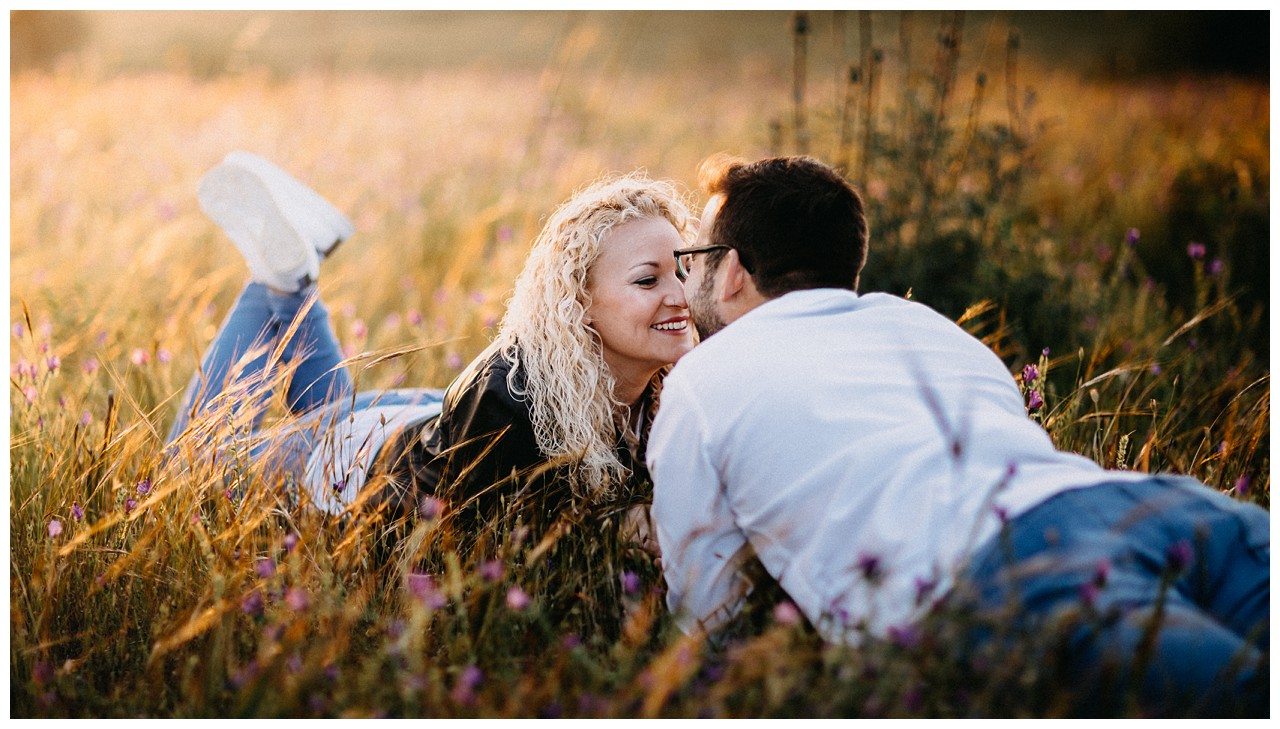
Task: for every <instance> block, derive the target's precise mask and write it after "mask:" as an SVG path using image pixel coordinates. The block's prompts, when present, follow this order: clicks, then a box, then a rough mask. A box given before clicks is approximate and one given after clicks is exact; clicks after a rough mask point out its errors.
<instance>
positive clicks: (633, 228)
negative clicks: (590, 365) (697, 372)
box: [587, 217, 694, 385]
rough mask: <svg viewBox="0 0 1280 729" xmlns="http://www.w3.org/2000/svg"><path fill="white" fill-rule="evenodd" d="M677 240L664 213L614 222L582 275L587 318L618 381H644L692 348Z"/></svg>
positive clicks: (679, 242)
mask: <svg viewBox="0 0 1280 729" xmlns="http://www.w3.org/2000/svg"><path fill="white" fill-rule="evenodd" d="M681 245H683V242H682V240H681V238H680V234H679V233H678V232H677V231H676V229H675V226H673V225H672V224H671V223H670V222H669V221H667V220H666V219H665V218H652V217H651V218H641V219H639V220H632V221H628V222H626V223H623V224H622V225H619V226H616V227H615V228H614V229H613V230H611V231H610V232H609V235H608V237H606V238H605V240H604V241H603V242H602V243H601V245H600V254H599V256H597V258H596V260H595V262H594V263H593V264H592V265H591V270H590V271H589V272H588V275H587V293H588V294H590V296H591V305H590V306H589V307H588V308H587V319H588V322H589V323H590V326H591V328H592V329H594V330H595V331H596V333H597V334H598V335H599V336H600V342H601V344H602V345H603V348H604V361H605V364H607V365H608V366H609V370H610V372H611V373H612V374H613V376H614V378H616V379H617V380H618V382H619V383H620V384H624V385H635V384H638V383H643V382H648V380H649V378H650V377H652V376H653V374H654V373H655V372H657V371H658V370H659V369H661V368H662V367H664V366H666V365H669V364H672V363H674V362H675V361H676V360H678V359H680V357H681V356H683V355H684V354H685V353H686V352H688V351H689V350H690V349H692V348H693V344H694V340H693V329H692V327H691V326H690V324H689V305H688V303H687V302H686V301H685V298H684V286H683V285H682V284H681V283H680V279H678V278H677V277H676V265H675V258H674V257H673V256H672V255H671V252H672V251H673V250H675V249H677V248H679V247H680V246H681Z"/></svg>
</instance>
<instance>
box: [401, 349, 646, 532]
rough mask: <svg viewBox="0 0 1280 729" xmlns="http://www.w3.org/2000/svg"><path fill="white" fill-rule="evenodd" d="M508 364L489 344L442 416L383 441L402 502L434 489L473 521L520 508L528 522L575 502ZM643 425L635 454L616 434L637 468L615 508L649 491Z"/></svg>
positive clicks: (466, 522) (455, 386)
mask: <svg viewBox="0 0 1280 729" xmlns="http://www.w3.org/2000/svg"><path fill="white" fill-rule="evenodd" d="M510 372H511V364H510V362H508V361H507V359H506V358H505V357H503V356H502V352H501V351H500V349H499V347H498V346H497V345H496V344H494V345H490V347H489V348H488V349H486V350H485V351H484V352H482V353H481V354H480V355H479V356H478V357H476V358H475V359H474V360H473V361H472V362H471V364H469V365H468V366H467V367H466V369H464V370H463V371H462V373H461V374H459V375H458V377H457V378H455V379H454V381H453V382H452V383H451V384H450V385H449V387H448V389H447V390H446V391H445V396H444V404H443V409H442V411H441V414H440V416H439V417H438V418H436V419H434V420H431V421H429V422H428V423H426V424H425V425H424V426H421V427H418V428H413V429H410V430H408V431H405V432H403V433H401V434H400V435H399V436H398V437H396V438H393V439H392V440H390V441H388V442H387V444H386V445H384V446H383V449H382V452H381V453H380V458H379V463H380V464H381V466H382V467H383V469H384V470H385V473H386V475H387V476H388V477H389V482H390V489H389V494H390V497H391V498H392V499H393V500H394V501H395V502H396V504H397V508H398V509H400V510H408V509H412V508H414V507H415V506H417V505H418V504H419V503H420V502H421V499H422V498H423V497H425V496H428V495H434V496H437V497H439V498H441V499H443V500H444V501H445V502H446V503H447V504H448V506H449V508H450V509H452V510H453V511H454V515H455V518H458V519H461V520H462V521H463V524H462V526H463V528H464V529H469V528H470V527H471V526H473V525H474V522H476V521H485V520H489V519H492V518H493V517H495V516H498V515H503V514H510V513H511V512H513V511H520V512H522V514H521V516H522V517H523V518H524V519H525V521H526V523H531V525H534V526H536V525H537V524H541V525H542V526H546V525H549V524H550V523H551V522H552V521H554V519H555V518H556V517H557V516H558V515H559V514H560V513H561V512H562V511H563V510H564V509H566V508H570V507H571V506H572V504H573V500H572V494H571V493H570V491H569V487H568V484H567V482H566V481H565V479H564V478H563V473H562V471H561V470H560V466H558V465H557V464H552V463H548V461H547V458H546V456H544V455H543V453H542V452H541V451H540V450H539V449H538V443H537V439H536V438H535V437H534V433H533V423H532V418H531V417H530V413H529V404H528V402H527V401H525V400H523V399H521V398H518V397H517V396H516V395H514V394H513V393H512V392H511V388H510V386H509V385H508V375H509V374H510ZM519 376H520V373H519V372H517V377H519ZM517 385H523V383H522V382H519V381H518V382H517ZM646 397H647V396H646ZM641 433H642V435H641V441H640V445H639V447H638V448H637V455H636V456H633V455H632V451H631V449H630V448H628V447H627V446H626V444H625V442H624V441H623V439H622V436H621V433H619V434H618V440H617V443H618V445H617V446H616V448H617V455H618V459H619V461H621V463H622V464H623V465H624V466H626V467H627V468H628V469H629V470H630V472H631V476H630V478H629V479H628V482H627V484H626V485H625V487H623V488H621V489H618V492H619V493H620V495H621V496H620V501H622V502H626V503H625V504H623V503H619V504H615V505H614V507H615V508H617V507H625V505H626V504H633V503H647V502H648V501H649V500H650V498H651V495H652V486H651V485H650V483H651V482H650V478H649V473H648V470H647V469H646V468H645V464H644V449H645V446H646V443H647V440H648V426H647V424H646V425H645V427H643V428H641ZM539 531H540V530H539Z"/></svg>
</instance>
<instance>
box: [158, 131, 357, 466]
mask: <svg viewBox="0 0 1280 729" xmlns="http://www.w3.org/2000/svg"><path fill="white" fill-rule="evenodd" d="M198 197H199V200H200V206H201V208H202V209H203V210H204V211H205V212H206V214H208V215H209V217H210V218H211V219H213V221H214V222H216V223H217V224H218V225H219V226H220V227H221V228H222V230H223V231H224V232H225V233H226V234H227V235H228V237H230V238H231V240H232V241H233V242H234V243H235V244H236V247H237V248H238V249H239V250H240V252H241V254H242V255H243V256H244V259H245V262H246V263H247V264H248V266H249V271H250V274H251V276H252V281H251V282H250V283H249V284H248V285H247V286H246V287H245V289H244V291H243V292H242V293H241V295H240V298H239V299H238V300H237V301H236V304H235V306H234V307H233V308H232V310H231V313H230V314H228V316H227V319H226V321H225V322H224V323H223V325H222V328H221V329H220V330H219V332H218V335H217V336H216V337H215V339H214V341H213V343H212V344H211V345H210V347H209V350H208V351H207V352H206V353H205V356H204V358H203V360H202V363H201V367H200V370H199V371H197V372H196V374H195V375H194V376H193V377H192V380H191V383H190V384H189V385H188V388H187V391H186V395H185V396H184V399H183V404H182V407H181V409H180V410H179V413H178V417H177V419H176V421H175V422H174V424H173V427H172V428H171V430H170V432H169V437H168V440H169V441H172V440H174V439H175V438H176V437H178V435H179V434H181V433H182V432H183V431H184V430H185V429H186V428H187V426H188V424H189V423H190V419H191V417H192V416H193V415H194V414H197V413H200V412H201V411H203V410H204V409H205V408H206V407H208V406H209V405H210V403H212V402H213V401H214V400H215V399H218V398H219V396H221V395H223V394H224V393H228V394H230V395H231V396H232V397H234V398H235V402H234V403H232V404H231V405H230V407H232V408H234V409H236V410H239V409H241V408H244V407H252V408H255V409H256V412H255V414H254V417H253V420H252V424H253V425H254V426H256V424H257V422H258V420H259V419H260V417H261V411H262V409H263V408H262V406H263V405H265V402H266V400H267V398H268V397H269V396H270V388H269V387H268V383H270V382H271V381H272V377H271V375H272V374H273V373H269V372H267V371H266V370H267V367H268V366H269V365H270V362H271V358H272V357H273V356H276V355H275V351H276V349H277V348H278V347H279V345H280V344H281V342H282V341H283V347H281V348H280V349H281V352H280V354H279V363H280V364H281V365H284V366H290V367H293V368H294V373H293V376H292V378H291V380H290V382H289V392H288V395H287V402H288V405H289V408H290V410H292V411H293V412H295V413H304V412H307V411H309V410H312V409H314V408H316V407H317V406H319V405H322V404H324V403H327V402H333V401H334V400H336V399H338V398H340V397H343V396H345V395H347V394H349V393H350V392H351V389H352V383H351V377H350V375H349V374H348V373H347V372H346V370H345V368H343V367H341V366H340V362H341V359H342V357H341V353H340V349H339V346H338V342H337V337H336V336H335V335H334V333H333V327H332V325H331V324H330V321H329V313H328V310H327V309H326V308H325V307H324V304H323V303H322V302H321V301H320V300H319V298H318V296H317V294H316V287H315V284H314V281H315V279H316V277H317V275H318V273H319V260H320V257H321V256H322V255H325V254H327V253H328V252H329V251H331V250H332V249H333V247H334V246H335V245H336V244H337V242H339V241H341V240H342V239H344V238H346V237H348V236H350V235H351V234H352V232H353V231H354V229H353V228H352V226H351V223H350V221H348V220H347V219H346V218H345V217H344V216H343V215H342V214H341V213H340V212H338V211H337V209H336V208H334V207H333V206H332V205H330V204H329V203H328V202H327V201H325V200H324V198H322V197H320V196H319V195H317V194H316V193H315V192H313V191H311V190H310V189H309V188H307V187H306V186H305V185H303V184H302V183H301V182H298V181H297V180H295V179H293V178H292V177H290V176H289V175H288V174H287V173H285V172H284V171H283V170H280V169H279V168H278V167H276V166H275V165H272V164H271V163H270V162H267V161H266V160H264V159H262V158H260V157H257V156H255V155H252V154H249V153H247V152H233V153H231V154H229V155H227V158H226V159H225V160H223V162H222V163H221V164H219V165H217V166H216V167H214V168H213V169H212V170H210V171H209V172H208V173H207V174H206V175H205V176H204V178H202V179H201V180H200V185H199V195H198ZM295 318H297V319H298V322H297V325H296V327H294V326H293V324H294V320H295ZM286 336H287V337H288V338H287V339H283V338H284V337H286ZM246 355H248V357H246ZM237 383H242V384H244V385H245V387H244V389H242V390H231V386H232V385H233V384H237ZM259 383H260V384H259Z"/></svg>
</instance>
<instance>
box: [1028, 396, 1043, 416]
mask: <svg viewBox="0 0 1280 729" xmlns="http://www.w3.org/2000/svg"><path fill="white" fill-rule="evenodd" d="M1042 407H1044V397H1043V396H1041V395H1040V391H1039V390H1032V391H1031V395H1030V396H1029V397H1027V410H1030V411H1031V412H1033V413H1034V412H1035V411H1037V410H1039V409H1040V408H1042Z"/></svg>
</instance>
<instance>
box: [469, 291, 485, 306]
mask: <svg viewBox="0 0 1280 729" xmlns="http://www.w3.org/2000/svg"><path fill="white" fill-rule="evenodd" d="M471 301H472V302H473V303H476V304H483V303H484V301H485V295H484V292H483V291H472V292H471Z"/></svg>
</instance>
